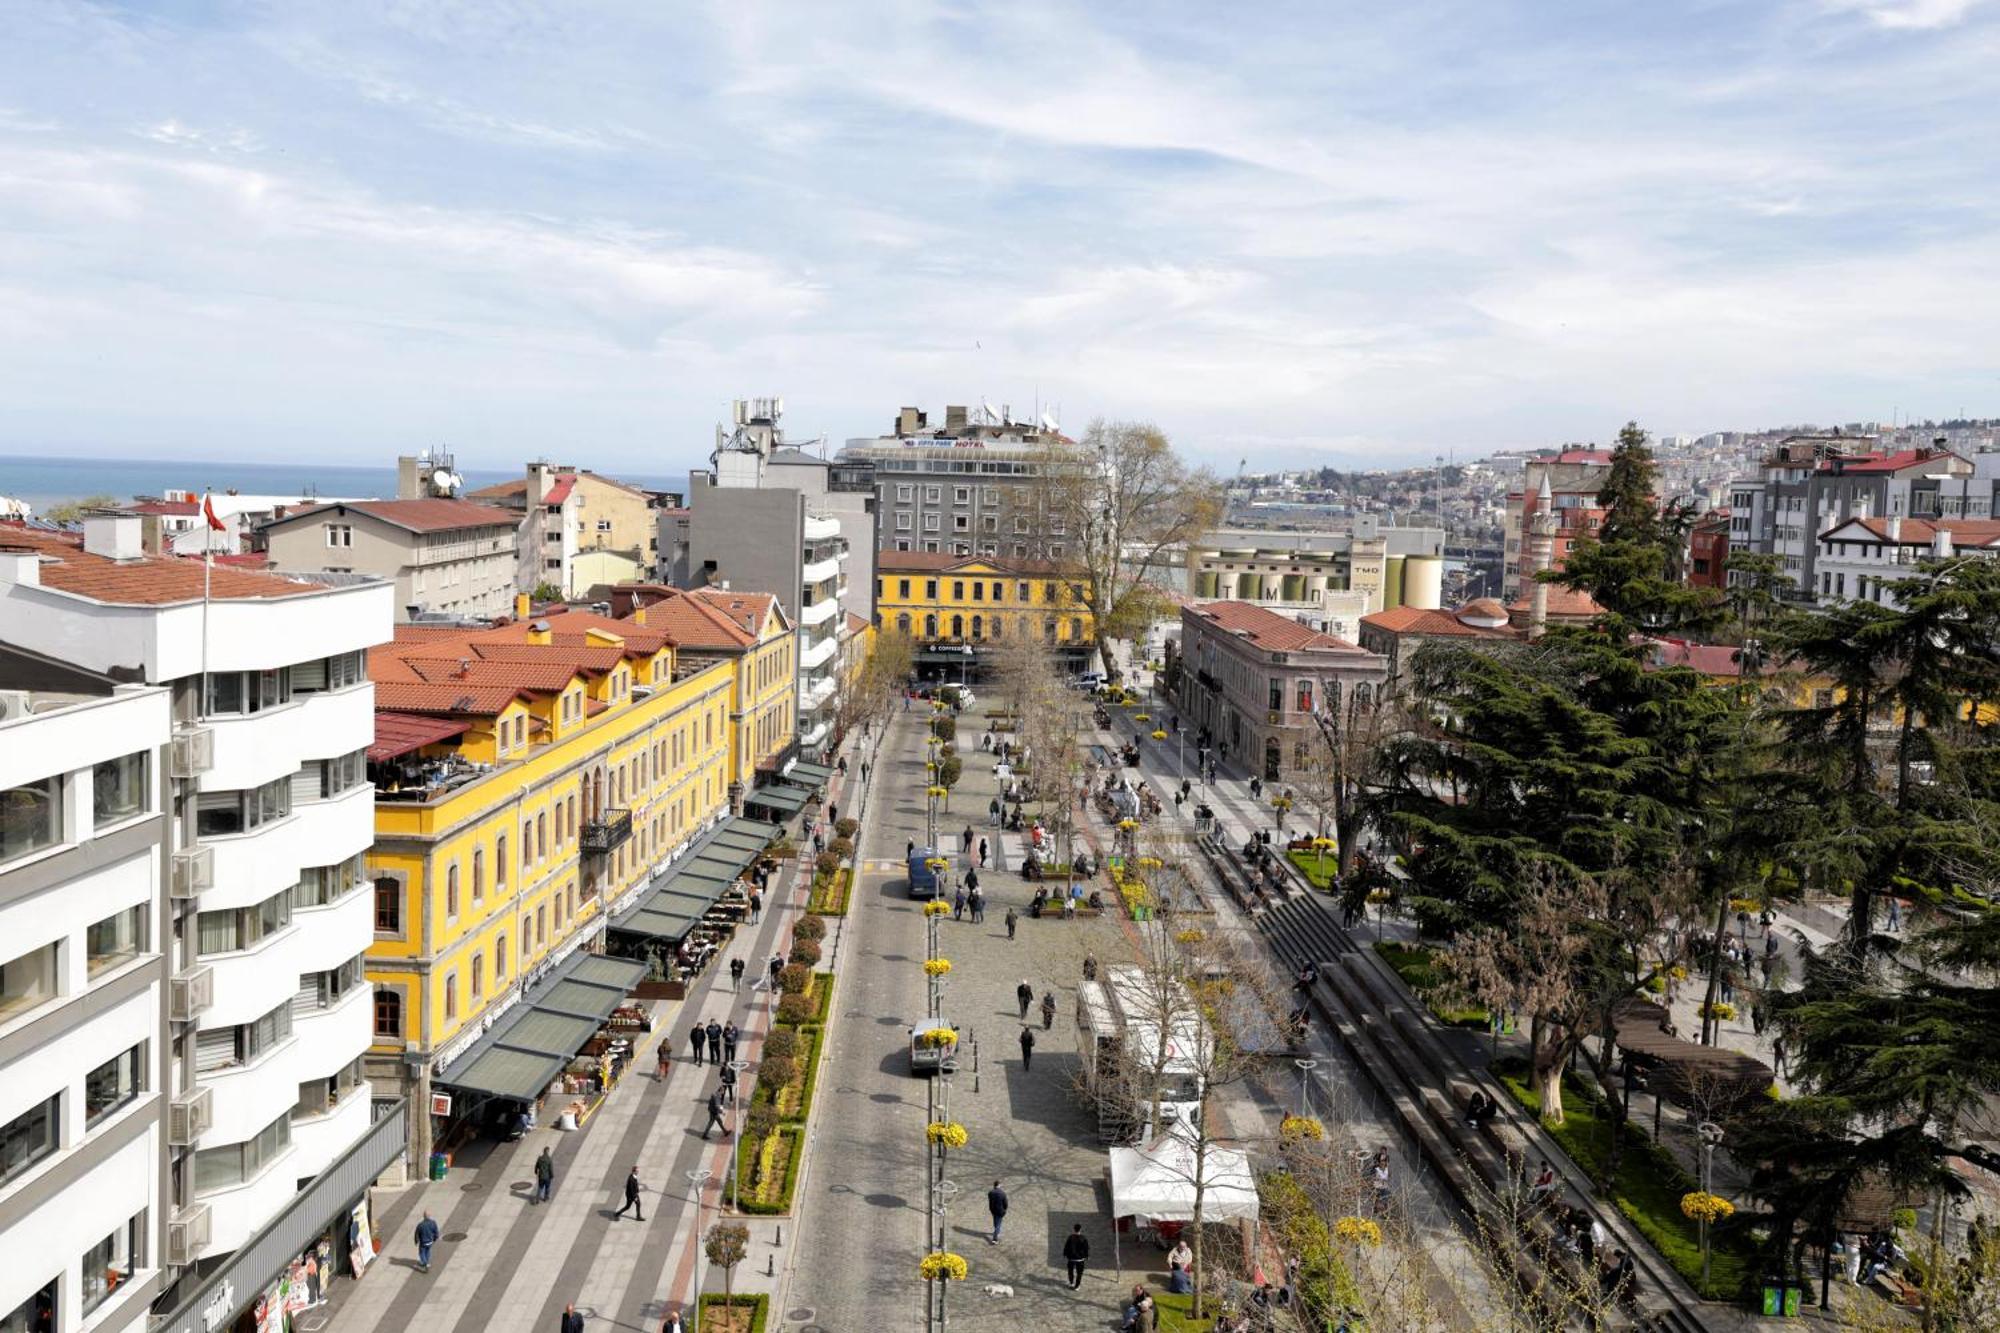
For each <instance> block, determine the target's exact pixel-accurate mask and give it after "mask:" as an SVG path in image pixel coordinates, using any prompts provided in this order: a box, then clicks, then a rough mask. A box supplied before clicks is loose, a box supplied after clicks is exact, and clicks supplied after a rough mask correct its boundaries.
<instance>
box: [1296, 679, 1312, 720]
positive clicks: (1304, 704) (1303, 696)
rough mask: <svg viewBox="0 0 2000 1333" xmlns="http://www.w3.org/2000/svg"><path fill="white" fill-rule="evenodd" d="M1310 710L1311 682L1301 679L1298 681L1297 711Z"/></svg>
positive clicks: (1304, 711) (1308, 711)
mask: <svg viewBox="0 0 2000 1333" xmlns="http://www.w3.org/2000/svg"><path fill="white" fill-rule="evenodd" d="M1312 710H1313V683H1312V682H1311V681H1309V680H1302V681H1300V682H1299V711H1300V712H1301V713H1310V712H1312Z"/></svg>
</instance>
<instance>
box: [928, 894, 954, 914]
mask: <svg viewBox="0 0 2000 1333" xmlns="http://www.w3.org/2000/svg"><path fill="white" fill-rule="evenodd" d="M950 910H951V904H950V903H948V902H946V901H945V900H944V899H942V898H933V899H931V900H930V901H929V902H927V903H925V904H924V915H925V916H943V915H944V914H945V913H946V912H949V911H950Z"/></svg>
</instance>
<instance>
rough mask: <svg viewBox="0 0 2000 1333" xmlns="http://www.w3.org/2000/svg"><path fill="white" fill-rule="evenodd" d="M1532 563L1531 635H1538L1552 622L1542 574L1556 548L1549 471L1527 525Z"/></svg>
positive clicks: (1543, 479)
mask: <svg viewBox="0 0 2000 1333" xmlns="http://www.w3.org/2000/svg"><path fill="white" fill-rule="evenodd" d="M1528 529H1529V532H1530V533H1531V535H1530V537H1529V539H1528V549H1529V554H1530V563H1531V564H1532V565H1533V568H1532V569H1531V570H1529V572H1528V578H1529V584H1528V637H1529V638H1531V639H1539V638H1541V637H1542V633H1543V631H1545V630H1546V629H1547V628H1548V624H1549V585H1548V584H1546V583H1544V582H1542V580H1541V578H1540V577H1539V576H1540V575H1541V573H1542V571H1543V570H1545V569H1547V568H1548V567H1549V566H1550V565H1551V564H1552V563H1553V561H1554V555H1555V549H1556V507H1555V497H1554V496H1553V495H1551V494H1550V493H1549V474H1548V472H1547V471H1546V470H1544V471H1543V473H1542V489H1541V491H1540V493H1539V494H1537V495H1536V496H1535V516H1534V519H1533V520H1532V521H1531V522H1530V523H1529V525H1528Z"/></svg>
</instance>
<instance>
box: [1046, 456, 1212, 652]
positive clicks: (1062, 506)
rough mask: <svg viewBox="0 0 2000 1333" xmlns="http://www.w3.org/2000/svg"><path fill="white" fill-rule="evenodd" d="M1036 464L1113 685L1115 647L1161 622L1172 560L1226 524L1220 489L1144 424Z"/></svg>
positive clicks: (1053, 522) (1093, 637)
mask: <svg viewBox="0 0 2000 1333" xmlns="http://www.w3.org/2000/svg"><path fill="white" fill-rule="evenodd" d="M1040 464H1041V485H1042V488H1043V509H1044V511H1045V513H1046V514H1047V516H1048V520H1049V530H1050V532H1051V534H1057V533H1059V534H1061V536H1060V538H1057V540H1060V541H1061V543H1062V545H1063V554H1062V556H1061V557H1060V558H1061V559H1062V560H1063V561H1066V562H1068V563H1071V564H1074V565H1075V566H1077V572H1078V574H1079V576H1080V577H1081V578H1082V583H1081V585H1080V592H1081V597H1082V602H1083V605H1084V607H1085V609H1087V610H1088V611H1089V612H1090V618H1091V627H1090V633H1091V644H1092V647H1093V649H1094V650H1095V651H1096V653H1097V657H1098V660H1099V662H1101V663H1102V664H1103V669H1104V672H1105V674H1106V676H1107V677H1109V678H1111V679H1116V678H1117V674H1118V673H1117V668H1116V667H1115V666H1114V665H1113V663H1112V660H1111V653H1110V651H1109V649H1108V644H1109V641H1110V640H1112V639H1124V638H1134V637H1136V636H1137V635H1138V634H1140V633H1141V632H1143V631H1144V630H1145V628H1146V627H1147V626H1148V625H1151V624H1152V623H1153V622H1154V621H1155V620H1157V619H1159V615H1160V610H1161V608H1162V606H1163V604H1164V602H1163V598H1162V597H1161V594H1160V587H1161V585H1162V582H1163V576H1164V574H1165V571H1166V568H1167V566H1168V564H1169V562H1170V561H1171V559H1172V552H1173V551H1174V550H1176V549H1177V548H1180V547H1184V546H1185V545H1186V543H1188V542H1190V541H1193V540H1195V539H1197V538H1199V537H1200V536H1201V535H1202V534H1203V533H1205V532H1207V531H1208V530H1209V529H1211V528H1213V527H1215V526H1216V524H1217V523H1218V522H1220V520H1221V517H1222V512H1223V493H1222V483H1221V482H1220V481H1219V480H1218V479H1217V478H1216V477H1215V475H1214V474H1213V473H1211V472H1209V471H1208V470H1207V469H1205V468H1190V467H1188V465H1187V464H1186V463H1184V462H1183V461H1182V460H1181V458H1180V456H1179V455H1177V454H1176V453H1175V452H1174V448H1173V445H1172V444H1171V443H1170V442H1169V441H1168V439H1167V437H1166V435H1165V434H1164V433H1163V432H1161V430H1160V429H1159V428H1158V427H1157V426H1152V425H1147V424H1144V423H1140V422H1130V421H1111V422H1107V421H1101V420H1100V421H1094V422H1092V423H1091V425H1090V429H1089V430H1087V431H1085V432H1084V436H1083V439H1082V440H1081V441H1080V442H1079V443H1078V444H1077V445H1074V446H1065V445H1058V446H1053V447H1052V448H1050V449H1049V450H1048V451H1047V452H1046V453H1045V454H1044V455H1043V456H1042V458H1041V459H1040ZM1052 544H1053V542H1052Z"/></svg>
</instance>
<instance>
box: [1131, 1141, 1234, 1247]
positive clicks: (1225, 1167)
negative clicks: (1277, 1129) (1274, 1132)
mask: <svg viewBox="0 0 2000 1333" xmlns="http://www.w3.org/2000/svg"><path fill="white" fill-rule="evenodd" d="M1194 1135H1195V1131H1194V1130H1192V1129H1190V1128H1188V1127H1187V1126H1185V1125H1174V1126H1172V1127H1170V1128H1168V1129H1166V1130H1165V1131H1163V1132H1162V1133H1159V1134H1156V1135H1154V1136H1153V1139H1152V1141H1151V1142H1150V1143H1144V1144H1140V1145H1138V1146H1137V1147H1116V1148H1113V1149H1111V1167H1110V1175H1111V1217H1112V1221H1113V1227H1112V1240H1113V1245H1114V1247H1115V1253H1116V1254H1117V1256H1118V1260H1119V1266H1120V1267H1121V1268H1122V1267H1123V1266H1124V1244H1123V1238H1122V1236H1121V1234H1120V1233H1122V1232H1125V1231H1128V1230H1131V1231H1138V1232H1141V1233H1148V1232H1150V1233H1152V1235H1153V1236H1154V1237H1155V1238H1157V1236H1158V1235H1159V1232H1160V1230H1161V1227H1160V1224H1161V1223H1169V1224H1173V1229H1175V1230H1178V1224H1181V1223H1185V1222H1190V1221H1192V1220H1193V1219H1194V1196H1195V1182H1196V1181H1197V1180H1199V1181H1200V1182H1201V1216H1202V1220H1203V1221H1204V1222H1228V1221H1234V1220H1236V1219H1238V1218H1242V1219H1244V1220H1246V1221H1252V1222H1254V1221H1256V1220H1257V1181H1256V1178H1255V1177H1254V1176H1253V1175H1251V1172H1250V1155H1249V1154H1248V1153H1245V1152H1239V1151H1237V1150H1236V1149H1234V1148H1225V1147H1223V1146H1222V1145H1220V1144H1218V1143H1213V1142H1211V1143H1209V1144H1208V1145H1207V1146H1206V1148H1205V1149H1204V1150H1203V1151H1202V1152H1201V1153H1200V1157H1199V1161H1197V1150H1196V1142H1195V1137H1194Z"/></svg>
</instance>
